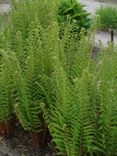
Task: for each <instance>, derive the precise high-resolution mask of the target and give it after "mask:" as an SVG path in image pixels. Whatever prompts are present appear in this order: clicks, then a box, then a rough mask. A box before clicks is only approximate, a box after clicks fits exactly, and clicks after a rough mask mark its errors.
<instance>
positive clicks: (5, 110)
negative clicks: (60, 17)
mask: <svg viewBox="0 0 117 156" xmlns="http://www.w3.org/2000/svg"><path fill="white" fill-rule="evenodd" d="M12 3H13V4H14V5H13V11H12V12H11V15H10V17H9V27H8V26H5V28H4V30H3V31H2V33H1V34H0V35H1V38H0V41H1V42H0V123H4V122H6V121H8V120H9V119H11V118H12V117H13V116H14V115H15V116H16V117H17V118H18V121H19V123H20V124H21V125H22V127H23V128H24V129H25V130H26V131H28V132H33V133H39V132H40V131H41V132H43V124H44V125H46V128H48V129H49V132H50V134H51V137H52V142H53V144H54V145H55V149H56V153H58V154H59V155H61V156H62V155H63V156H83V155H91V156H93V155H97V156H102V155H104V156H116V155H117V115H116V114H117V85H116V84H117V61H116V60H117V48H116V47H115V46H114V45H108V47H107V48H100V51H99V53H98V55H97V58H96V59H97V60H96V61H95V60H94V59H93V58H92V49H93V32H92V30H89V31H88V32H87V34H86V33H85V30H83V29H82V30H81V32H80V33H79V34H78V33H77V31H76V25H75V24H74V23H71V22H68V24H67V25H66V27H63V31H62V38H60V32H61V26H60V24H58V21H57V18H56V15H57V10H58V9H57V7H58V6H59V5H58V4H57V2H56V1H54V2H53V0H49V1H46V0H44V1H43V3H42V1H41V0H39V1H37V0H33V1H31V0H30V1H27V0H21V1H20V2H17V1H16V2H15V1H12ZM44 6H46V7H45V10H44V9H42V8H43V7H44ZM32 8H33V9H34V10H33V9H32ZM53 8H54V9H53ZM41 15H43V16H41ZM49 17H51V18H49ZM46 19H47V20H46Z"/></svg>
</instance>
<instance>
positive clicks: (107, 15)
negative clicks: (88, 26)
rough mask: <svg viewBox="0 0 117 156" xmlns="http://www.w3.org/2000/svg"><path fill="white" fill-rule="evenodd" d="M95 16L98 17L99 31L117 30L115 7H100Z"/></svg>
mask: <svg viewBox="0 0 117 156" xmlns="http://www.w3.org/2000/svg"><path fill="white" fill-rule="evenodd" d="M96 14H97V15H99V19H100V27H101V29H105V30H108V29H110V28H112V29H117V9H116V8H115V7H112V6H106V7H104V6H101V8H99V9H98V10H97V11H96Z"/></svg>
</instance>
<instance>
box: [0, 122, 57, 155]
mask: <svg viewBox="0 0 117 156" xmlns="http://www.w3.org/2000/svg"><path fill="white" fill-rule="evenodd" d="M48 144H49V142H48ZM48 144H47V145H46V147H44V149H41V150H40V149H39V148H37V147H36V146H34V145H33V144H32V142H31V138H30V135H29V133H28V132H26V131H24V130H23V128H22V127H21V126H20V125H19V124H16V125H15V129H14V132H13V134H12V135H11V136H9V137H6V136H5V137H3V135H0V156H56V155H55V153H54V152H52V150H51V149H50V148H49V146H48Z"/></svg>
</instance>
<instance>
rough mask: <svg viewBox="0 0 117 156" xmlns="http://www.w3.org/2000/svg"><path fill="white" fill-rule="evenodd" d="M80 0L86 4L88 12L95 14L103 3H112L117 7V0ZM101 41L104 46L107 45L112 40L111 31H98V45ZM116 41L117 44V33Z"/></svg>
mask: <svg viewBox="0 0 117 156" xmlns="http://www.w3.org/2000/svg"><path fill="white" fill-rule="evenodd" d="M79 2H81V3H83V4H85V5H86V6H85V8H86V10H87V11H88V12H90V13H92V15H95V12H96V9H98V8H100V6H101V5H103V6H108V5H111V6H113V7H117V0H105V1H104V0H103V2H102V1H101V0H100V1H99V0H79ZM99 40H100V41H101V42H102V43H103V45H104V46H106V45H107V43H108V42H109V41H111V36H110V33H109V32H103V31H98V32H97V33H96V34H95V42H96V45H97V44H98V41H99ZM114 43H115V44H117V34H115V35H114Z"/></svg>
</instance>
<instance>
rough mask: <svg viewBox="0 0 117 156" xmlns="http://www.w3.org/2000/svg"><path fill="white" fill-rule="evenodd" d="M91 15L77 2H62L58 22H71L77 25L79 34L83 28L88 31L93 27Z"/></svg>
mask: <svg viewBox="0 0 117 156" xmlns="http://www.w3.org/2000/svg"><path fill="white" fill-rule="evenodd" d="M89 15H90V14H89V13H87V11H86V10H85V9H84V5H82V4H80V3H79V2H77V1H76V0H60V4H59V12H58V21H59V23H63V24H66V22H68V21H70V22H73V23H75V24H76V29H77V31H78V32H79V31H80V30H81V28H85V29H88V28H89V27H90V25H91V19H90V17H89Z"/></svg>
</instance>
